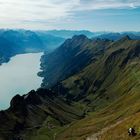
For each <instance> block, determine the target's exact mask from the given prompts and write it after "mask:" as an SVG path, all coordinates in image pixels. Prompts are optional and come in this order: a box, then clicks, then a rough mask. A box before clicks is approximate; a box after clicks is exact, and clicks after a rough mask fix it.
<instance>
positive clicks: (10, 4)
mask: <svg viewBox="0 0 140 140" xmlns="http://www.w3.org/2000/svg"><path fill="white" fill-rule="evenodd" d="M0 28H6V29H7V28H12V29H31V30H52V29H68V30H91V31H115V32H116V31H140V0H0Z"/></svg>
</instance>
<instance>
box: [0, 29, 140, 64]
mask: <svg viewBox="0 0 140 140" xmlns="http://www.w3.org/2000/svg"><path fill="white" fill-rule="evenodd" d="M74 35H86V36H87V37H89V38H96V39H97V38H100V39H109V40H118V39H120V38H122V37H124V36H126V35H129V36H130V37H131V38H132V39H140V33H139V32H124V33H107V32H90V31H87V30H81V31H73V30H50V31H30V30H2V29H1V30H0V64H2V63H3V62H7V61H9V59H10V57H12V56H14V55H16V54H22V53H35V52H43V51H46V52H48V53H49V52H51V51H53V50H54V49H56V48H57V47H58V46H60V45H61V44H62V43H63V42H64V41H65V39H68V38H71V37H73V36H74Z"/></svg>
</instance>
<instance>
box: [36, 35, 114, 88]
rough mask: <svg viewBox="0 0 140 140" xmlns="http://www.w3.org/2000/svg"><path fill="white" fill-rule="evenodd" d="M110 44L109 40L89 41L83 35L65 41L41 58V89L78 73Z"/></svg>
mask: <svg viewBox="0 0 140 140" xmlns="http://www.w3.org/2000/svg"><path fill="white" fill-rule="evenodd" d="M111 43H112V41H109V40H100V39H99V40H98V39H96V40H91V39H88V38H87V37H86V36H84V35H80V36H74V37H73V38H72V39H68V40H66V41H65V42H64V43H63V44H62V45H61V46H60V47H59V48H57V49H56V50H55V51H54V52H52V53H50V54H47V55H44V56H42V60H41V67H42V72H40V73H39V75H40V76H42V77H43V78H44V82H43V84H42V87H52V86H54V85H55V84H57V82H59V81H62V80H64V79H66V78H68V77H69V76H71V75H73V74H75V73H78V72H79V71H80V70H81V69H83V68H84V67H85V66H86V65H88V64H90V63H91V62H92V61H95V60H96V58H97V57H98V56H99V55H101V54H102V53H103V52H104V51H105V50H106V48H107V47H108V46H109V44H111Z"/></svg>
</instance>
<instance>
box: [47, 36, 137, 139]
mask: <svg viewBox="0 0 140 140" xmlns="http://www.w3.org/2000/svg"><path fill="white" fill-rule="evenodd" d="M56 60H57V59H56ZM64 60H65V59H64ZM139 60H140V41H139V40H132V39H130V38H129V37H128V36H126V37H124V38H122V39H121V40H118V41H115V42H111V43H109V45H108V47H107V48H106V50H105V52H104V53H102V54H101V55H98V56H97V58H96V60H94V61H91V62H90V63H88V64H87V65H86V66H84V68H81V70H80V71H79V72H77V73H75V74H74V75H72V76H70V77H68V78H66V79H65V80H63V81H62V82H61V84H60V85H61V88H62V89H63V90H64V91H65V97H66V99H67V101H69V100H70V103H71V104H72V105H75V106H77V107H79V108H82V109H83V110H84V111H85V114H87V117H86V118H85V119H82V120H80V121H77V122H75V123H73V124H71V125H70V126H69V127H67V129H64V130H63V131H62V132H60V133H59V134H57V137H56V138H57V139H58V140H61V139H63V140H65V139H66V140H71V139H72V140H84V139H85V138H86V137H88V136H90V135H92V134H94V133H96V132H98V131H100V130H101V129H103V128H106V127H107V126H110V125H112V124H115V123H117V122H118V121H120V120H121V121H122V122H123V120H125V118H127V117H129V116H131V115H134V114H135V113H137V112H139V110H140V103H139V91H140V81H139V78H140V71H139V70H140V62H139ZM57 67H58V66H57ZM57 67H56V68H57ZM46 72H47V71H46ZM58 90H60V89H58ZM60 91H61V90H60ZM91 112H92V113H91ZM135 115H136V114H135ZM135 115H134V116H135ZM137 121H138V120H137ZM132 122H134V123H135V121H132ZM131 125H132V123H129V122H128V123H127V124H126V126H127V127H128V126H131ZM116 131H117V130H116ZM124 131H125V132H124ZM110 132H111V130H110ZM119 132H120V131H119ZM114 133H115V130H114ZM122 133H125V134H126V133H127V129H126V130H125V129H123V131H122ZM116 134H117V132H116ZM126 135H127V134H126ZM106 136H107V134H106V135H105V136H104V137H106ZM108 137H109V136H108ZM108 137H107V138H104V139H108ZM110 137H111V138H115V136H114V135H111V133H110ZM116 137H117V136H116ZM137 137H138V136H137ZM137 137H136V138H137Z"/></svg>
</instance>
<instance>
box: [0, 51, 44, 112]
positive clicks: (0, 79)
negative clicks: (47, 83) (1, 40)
mask: <svg viewBox="0 0 140 140" xmlns="http://www.w3.org/2000/svg"><path fill="white" fill-rule="evenodd" d="M41 55H42V53H29V54H20V55H16V56H14V57H12V58H11V60H10V61H9V62H8V63H4V64H2V65H1V66H0V110H1V109H7V108H8V107H9V105H10V101H11V99H12V98H13V96H15V95H16V94H20V95H23V94H26V93H28V92H29V91H30V90H32V89H37V88H39V86H40V84H41V82H42V78H41V77H38V76H37V73H38V72H39V71H40V58H41Z"/></svg>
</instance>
